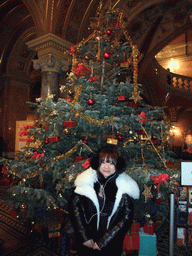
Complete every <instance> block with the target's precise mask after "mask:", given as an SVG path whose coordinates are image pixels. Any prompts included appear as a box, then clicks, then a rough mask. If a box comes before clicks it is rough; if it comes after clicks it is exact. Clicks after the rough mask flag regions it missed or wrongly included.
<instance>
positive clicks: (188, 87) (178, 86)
mask: <svg viewBox="0 0 192 256" xmlns="http://www.w3.org/2000/svg"><path fill="white" fill-rule="evenodd" d="M148 68H149V69H150V71H151V73H152V75H153V76H154V77H156V81H158V82H159V83H160V84H161V87H162V88H164V89H165V90H166V91H167V92H170V93H172V94H173V95H177V96H181V97H185V98H187V99H192V77H187V76H182V75H179V74H175V73H171V72H169V71H168V70H166V69H164V68H163V67H162V66H161V65H160V64H159V63H158V62H157V60H156V59H155V58H154V59H153V61H151V63H150V64H149V67H148Z"/></svg>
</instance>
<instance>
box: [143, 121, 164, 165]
mask: <svg viewBox="0 0 192 256" xmlns="http://www.w3.org/2000/svg"><path fill="white" fill-rule="evenodd" d="M141 127H142V129H143V131H144V132H145V134H146V135H147V139H148V141H150V142H151V145H152V147H153V149H154V150H155V152H156V153H157V155H158V156H159V158H160V159H161V161H162V163H163V165H164V167H165V168H166V169H168V167H167V165H166V163H165V160H164V159H163V158H162V157H161V155H160V154H159V152H158V150H157V149H156V147H155V146H154V144H153V142H152V141H151V137H150V136H149V135H148V134H147V131H146V130H145V128H144V126H143V125H141Z"/></svg>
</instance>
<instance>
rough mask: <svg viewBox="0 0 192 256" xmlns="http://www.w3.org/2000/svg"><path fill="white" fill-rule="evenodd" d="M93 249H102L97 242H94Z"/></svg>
mask: <svg viewBox="0 0 192 256" xmlns="http://www.w3.org/2000/svg"><path fill="white" fill-rule="evenodd" d="M93 249H94V250H99V251H101V249H100V248H99V246H98V244H97V243H94V245H93Z"/></svg>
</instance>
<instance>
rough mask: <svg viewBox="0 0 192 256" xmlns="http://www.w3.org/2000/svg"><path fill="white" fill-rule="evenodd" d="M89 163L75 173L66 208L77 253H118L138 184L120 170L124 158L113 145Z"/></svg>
mask: <svg viewBox="0 0 192 256" xmlns="http://www.w3.org/2000/svg"><path fill="white" fill-rule="evenodd" d="M90 166H91V167H89V168H88V169H87V170H85V171H84V172H82V173H81V174H79V175H78V176H77V178H76V180H75V190H74V194H73V197H72V199H71V204H70V208H69V211H70V218H71V221H72V225H73V228H74V231H75V236H76V243H77V250H78V256H81V255H82V256H85V255H89V256H97V255H98V256H104V255H105V256H106V255H115V256H120V255H121V253H122V244H123V239H124V236H125V233H126V232H127V231H128V230H129V228H130V226H131V224H132V220H133V200H134V199H138V198H139V194H140V192H139V187H138V185H137V183H136V182H135V181H134V180H133V179H132V178H131V177H130V176H129V175H127V174H125V173H123V170H124V169H125V161H124V159H123V158H122V157H120V156H119V153H118V151H117V149H116V148H115V147H112V146H107V147H104V148H102V149H101V150H100V151H99V152H98V153H97V154H95V155H93V156H92V157H91V159H90Z"/></svg>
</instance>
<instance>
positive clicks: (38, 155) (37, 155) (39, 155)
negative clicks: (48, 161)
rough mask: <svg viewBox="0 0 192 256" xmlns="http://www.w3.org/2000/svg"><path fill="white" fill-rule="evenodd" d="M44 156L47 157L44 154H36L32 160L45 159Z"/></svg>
mask: <svg viewBox="0 0 192 256" xmlns="http://www.w3.org/2000/svg"><path fill="white" fill-rule="evenodd" d="M44 156H45V154H44V153H42V154H37V152H35V153H34V154H33V156H32V157H31V159H33V158H35V159H40V157H44Z"/></svg>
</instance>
